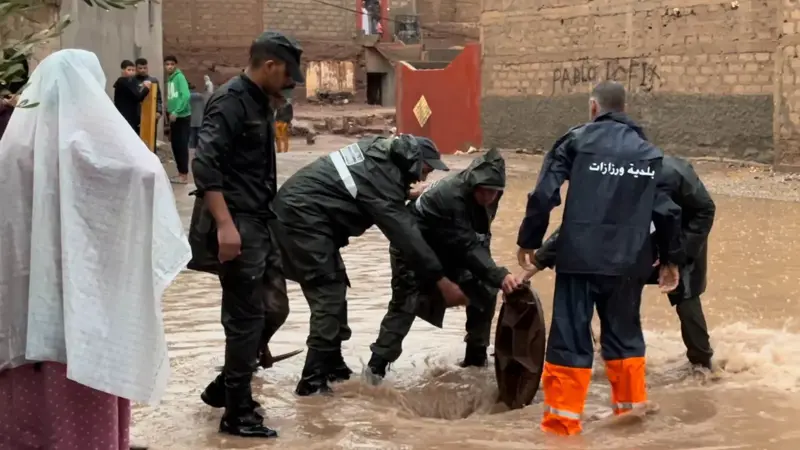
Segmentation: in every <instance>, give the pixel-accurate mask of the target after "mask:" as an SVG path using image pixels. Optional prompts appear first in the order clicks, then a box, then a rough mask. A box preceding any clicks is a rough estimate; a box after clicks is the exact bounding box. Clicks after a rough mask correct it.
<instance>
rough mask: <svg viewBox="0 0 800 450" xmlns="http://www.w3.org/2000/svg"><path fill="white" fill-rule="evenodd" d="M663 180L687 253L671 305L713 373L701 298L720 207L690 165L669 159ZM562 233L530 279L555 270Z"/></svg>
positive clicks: (690, 344) (696, 355)
mask: <svg viewBox="0 0 800 450" xmlns="http://www.w3.org/2000/svg"><path fill="white" fill-rule="evenodd" d="M659 177H660V178H661V179H662V180H663V183H664V185H665V186H666V189H667V190H668V192H669V194H670V197H671V198H672V201H673V202H675V203H676V204H677V205H678V206H680V207H681V222H682V223H681V228H682V229H683V236H684V248H685V252H686V263H685V264H684V265H683V267H681V279H680V283H679V284H678V288H677V289H676V290H675V291H673V292H670V293H669V294H668V297H669V301H670V303H671V304H672V306H675V310H676V311H677V313H678V319H680V322H681V337H682V338H683V343H684V345H686V357H687V358H688V359H689V362H690V363H691V364H692V365H695V366H701V367H705V368H706V369H712V365H711V358H712V357H713V356H714V351H713V350H712V349H711V342H710V339H709V336H708V326H707V325H706V318H705V315H704V314H703V306H702V304H701V303H700V295H702V294H703V293H704V292H705V290H706V273H707V271H708V235H709V234H710V233H711V227H712V226H713V225H714V214H715V212H716V206H715V205H714V200H712V199H711V195H710V194H709V193H708V191H707V190H706V187H705V185H703V182H702V181H701V180H700V177H699V176H697V173H696V172H695V171H694V168H693V167H692V164H691V163H690V162H689V161H686V160H685V159H681V158H677V157H674V156H669V155H665V156H664V162H663V166H662V170H661V174H660V175H659ZM559 231H560V229H556V230H555V231H554V232H553V234H551V235H550V237H548V238H547V240H546V241H545V242H544V244H542V247H541V248H540V249H538V250H537V251H536V253H535V254H534V255H533V264H534V266H536V267H535V269H534V270H533V271H531V272H530V273H529V274H528V276H533V275H534V274H535V273H536V272H538V271H540V270H544V269H547V268H552V267H554V266H555V264H556V255H557V248H558V236H559V234H560V233H559ZM652 278H656V277H652ZM652 278H651V281H653V280H652Z"/></svg>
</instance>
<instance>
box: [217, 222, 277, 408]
mask: <svg viewBox="0 0 800 450" xmlns="http://www.w3.org/2000/svg"><path fill="white" fill-rule="evenodd" d="M234 221H235V222H236V226H237V228H238V230H239V235H240V236H241V241H242V246H241V254H240V255H239V257H237V258H236V259H234V260H233V261H230V262H227V263H225V264H223V265H222V268H221V270H220V274H219V279H220V284H221V286H222V326H223V328H224V329H225V366H224V369H223V372H222V374H221V377H222V378H223V379H224V384H225V389H226V408H227V410H228V411H227V412H228V413H236V411H242V412H249V411H250V410H251V409H252V405H251V402H250V400H251V398H252V393H251V387H250V382H251V380H252V377H253V372H255V370H256V366H257V357H258V354H259V352H260V351H263V350H265V349H266V346H267V344H268V343H269V340H270V339H271V338H272V336H273V335H274V334H275V332H276V331H277V330H278V328H280V327H281V325H283V323H284V322H285V321H286V317H287V316H288V315H289V302H288V297H287V294H286V280H285V278H284V276H283V273H282V270H281V260H280V254H279V252H278V249H277V247H276V246H275V245H274V244H273V241H272V239H271V235H270V232H269V228H268V226H267V222H266V220H264V219H261V218H252V217H246V216H236V217H234ZM232 409H233V411H232Z"/></svg>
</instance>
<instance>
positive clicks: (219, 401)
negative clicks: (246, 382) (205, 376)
mask: <svg viewBox="0 0 800 450" xmlns="http://www.w3.org/2000/svg"><path fill="white" fill-rule="evenodd" d="M200 399H201V400H203V403H205V404H206V405H208V406H210V407H212V408H224V407H225V376H224V375H222V374H219V375H217V378H214V381H212V382H211V383H209V384H208V386H206V389H205V390H204V391H203V392H202V393H201V394H200ZM250 402H251V404H250V406H252V408H253V410H256V409H259V408H261V404H260V403H258V402H257V401H255V400H253V399H252V398H251V399H250Z"/></svg>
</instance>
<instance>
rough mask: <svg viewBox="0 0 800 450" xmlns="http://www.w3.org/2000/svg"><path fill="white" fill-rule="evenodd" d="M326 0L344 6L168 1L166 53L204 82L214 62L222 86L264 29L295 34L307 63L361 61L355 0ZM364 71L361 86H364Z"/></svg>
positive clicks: (260, 0)
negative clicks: (337, 60) (357, 41)
mask: <svg viewBox="0 0 800 450" xmlns="http://www.w3.org/2000/svg"><path fill="white" fill-rule="evenodd" d="M323 1H324V3H328V4H332V5H337V6H340V7H341V8H337V7H334V6H329V5H325V4H322V3H320V2H318V1H314V0H227V1H224V2H221V1H219V0H165V1H164V2H163V17H164V19H163V21H164V54H165V55H169V54H172V55H175V56H176V57H177V58H178V60H179V62H180V66H181V67H182V68H183V70H184V72H185V73H186V75H187V77H188V78H189V81H191V82H193V83H195V84H197V85H199V86H200V85H202V77H203V75H204V74H206V73H209V72H210V68H211V67H212V66H214V67H215V68H216V72H214V73H211V75H212V79H213V80H214V82H215V83H217V84H219V83H221V82H224V81H226V80H228V79H229V78H230V77H231V76H233V75H235V74H237V73H239V72H240V71H241V68H242V67H244V66H245V65H246V64H247V50H248V48H249V46H250V43H251V42H252V40H253V39H254V38H255V37H256V36H258V34H259V33H261V32H262V31H264V30H265V29H271V30H277V31H281V32H284V33H286V34H287V35H290V36H292V37H294V38H296V39H297V40H298V41H299V42H300V44H301V45H302V46H303V50H304V53H303V59H304V60H305V61H310V60H330V59H340V60H353V61H356V60H360V59H359V58H360V56H359V55H360V54H361V47H360V46H359V45H358V44H357V43H356V42H355V41H354V37H355V33H356V19H355V12H353V10H354V9H355V0H323ZM360 72H361V71H357V74H356V76H357V77H356V84H357V87H360V85H361V84H363V75H362V74H361V73H360ZM304 93H305V91H304V90H303V89H298V90H297V92H296V94H299V95H304Z"/></svg>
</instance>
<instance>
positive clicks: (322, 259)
mask: <svg viewBox="0 0 800 450" xmlns="http://www.w3.org/2000/svg"><path fill="white" fill-rule="evenodd" d="M433 170H443V171H444V170H448V168H447V166H446V165H445V164H444V162H442V160H441V155H440V154H439V151H438V149H437V148H436V146H435V145H434V143H433V142H432V141H431V140H430V139H427V138H423V137H415V136H411V135H408V134H401V135H398V136H393V137H390V138H385V137H375V136H371V137H365V138H363V139H361V140H359V141H358V142H355V143H353V144H350V145H348V146H346V147H344V148H341V149H339V150H337V151H334V152H332V153H331V154H329V155H327V156H323V157H321V158H319V159H318V160H316V161H314V162H313V163H311V164H309V165H307V166H305V167H303V168H302V169H300V170H298V171H297V172H295V174H294V175H292V176H291V177H289V179H288V180H286V182H285V183H283V185H282V186H281V189H280V191H279V192H278V195H277V196H276V197H275V203H274V207H275V213H276V214H277V216H278V220H276V221H275V224H274V228H273V230H274V231H275V232H276V235H278V236H279V243H280V246H281V250H282V251H281V254H282V256H283V263H284V269H285V274H286V277H287V278H288V279H290V280H293V281H296V282H298V283H299V284H300V287H301V288H302V290H303V295H304V296H305V297H306V300H307V301H308V305H309V309H311V318H310V320H309V334H308V339H307V340H306V345H307V346H308V352H307V353H306V363H305V366H304V367H303V373H302V376H301V378H300V382H299V383H298V384H297V389H296V390H295V392H296V393H297V394H298V395H301V396H306V395H311V394H315V393H318V392H319V393H325V392H329V391H330V386H329V383H335V382H339V381H343V380H347V379H349V378H350V376H351V375H352V370H351V369H350V368H349V367H348V366H347V364H346V363H345V361H344V358H343V357H342V343H343V342H344V341H347V340H349V339H350V336H351V334H352V332H351V330H350V327H349V325H348V320H347V288H348V287H349V285H350V280H349V278H348V276H347V270H346V268H345V265H344V260H343V259H342V255H341V249H342V248H344V247H345V246H347V244H348V243H349V241H350V238H353V237H356V236H361V235H362V234H364V232H365V231H367V229H369V228H371V227H372V226H373V225H376V226H377V227H378V228H379V229H380V230H381V231H382V232H383V233H384V235H385V236H386V238H387V239H388V240H389V243H390V244H391V245H392V246H393V247H395V248H396V249H397V251H398V252H400V253H401V254H402V255H403V257H404V258H405V259H406V260H407V261H409V263H410V264H411V265H412V266H414V267H415V268H416V269H417V270H418V274H419V278H420V282H421V283H422V284H424V285H425V286H426V287H428V288H430V289H431V290H433V289H438V290H439V292H440V293H441V295H442V297H443V298H444V300H445V302H446V303H447V304H448V305H450V306H455V305H463V304H466V302H467V298H466V297H465V295H464V292H463V291H462V290H461V288H460V287H459V286H458V284H456V283H454V282H453V281H451V280H450V279H449V278H448V277H447V276H446V275H445V273H444V271H443V269H442V265H441V263H440V262H439V259H438V258H437V257H436V253H434V251H433V250H432V249H431V248H430V246H429V245H428V244H427V243H426V242H425V239H424V238H423V237H422V234H421V233H420V230H419V227H418V226H417V223H416V220H415V219H414V216H413V215H412V214H411V212H410V211H409V210H408V208H407V207H406V200H407V199H408V198H409V195H410V193H411V190H410V187H411V185H412V184H414V183H417V182H419V181H424V180H425V178H426V177H427V176H428V174H429V173H430V172H432V171H433Z"/></svg>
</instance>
